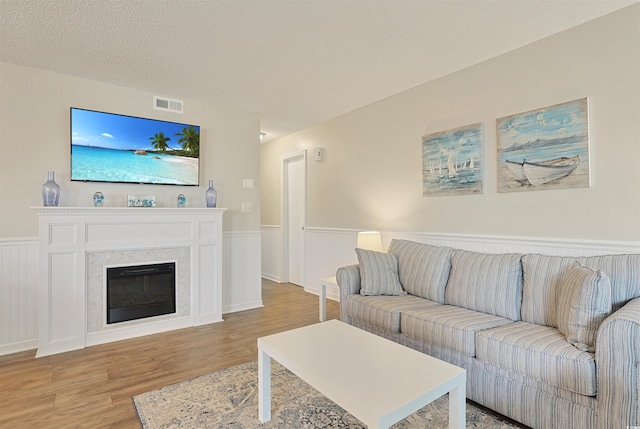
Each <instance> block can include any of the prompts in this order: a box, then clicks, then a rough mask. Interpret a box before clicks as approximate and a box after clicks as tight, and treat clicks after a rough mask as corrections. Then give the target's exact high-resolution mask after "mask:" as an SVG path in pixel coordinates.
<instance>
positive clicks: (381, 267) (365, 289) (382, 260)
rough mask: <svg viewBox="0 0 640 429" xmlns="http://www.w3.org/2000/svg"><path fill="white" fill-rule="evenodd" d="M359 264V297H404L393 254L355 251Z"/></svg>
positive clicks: (396, 259) (396, 260) (396, 261)
mask: <svg viewBox="0 0 640 429" xmlns="http://www.w3.org/2000/svg"><path fill="white" fill-rule="evenodd" d="M356 254H357V255H358V262H359V263H360V295H404V294H405V293H406V292H405V291H404V290H403V289H402V286H401V285H400V280H399V279H398V257H397V256H396V255H394V254H393V253H382V252H374V251H372V250H365V249H356Z"/></svg>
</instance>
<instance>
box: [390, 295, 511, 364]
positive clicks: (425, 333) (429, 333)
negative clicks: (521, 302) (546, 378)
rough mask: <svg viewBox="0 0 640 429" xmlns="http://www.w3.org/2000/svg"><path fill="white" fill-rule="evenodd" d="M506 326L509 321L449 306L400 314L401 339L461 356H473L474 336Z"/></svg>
mask: <svg viewBox="0 0 640 429" xmlns="http://www.w3.org/2000/svg"><path fill="white" fill-rule="evenodd" d="M509 323H513V321H511V320H509V319H505V318H502V317H498V316H493V315H491V314H486V313H479V312H477V311H473V310H467V309H466V308H460V307H452V306H450V305H442V306H439V307H432V308H422V309H413V310H406V311H403V312H402V313H401V314H400V327H401V331H402V333H403V334H404V335H407V336H409V337H411V338H415V339H418V340H422V341H425V342H428V343H429V344H431V345H434V346H440V347H444V348H447V349H450V350H453V351H456V352H458V353H462V354H464V355H465V356H475V355H476V341H475V337H476V332H478V331H481V330H483V329H489V328H495V327H496V326H503V325H506V324H509Z"/></svg>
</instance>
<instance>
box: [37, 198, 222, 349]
mask: <svg viewBox="0 0 640 429" xmlns="http://www.w3.org/2000/svg"><path fill="white" fill-rule="evenodd" d="M34 210H35V211H36V212H37V213H38V219H39V240H40V246H39V247H40V249H39V251H40V264H39V265H40V272H39V285H38V296H39V298H38V299H39V301H38V305H39V314H40V315H39V325H38V352H37V353H36V357H41V356H48V355H52V354H56V353H62V352H65V351H69V350H76V349H81V348H84V347H86V346H91V345H95V344H102V343H106V342H111V341H118V340H122V339H127V338H133V337H137V336H142V335H149V334H153V333H158V332H163V331H168V330H172V329H180V328H185V327H189V326H198V325H204V324H207V323H214V322H220V321H222V284H221V283H222V214H223V213H224V211H225V210H226V209H212V208H206V209H205V208H202V209H199V208H175V209H173V208H137V207H121V208H107V207H97V208H95V207H37V208H34ZM168 261H175V262H176V272H177V274H176V280H177V283H176V295H177V299H178V302H177V308H176V313H173V314H169V315H163V316H155V317H150V318H146V319H139V320H134V321H127V322H120V323H116V324H112V325H107V324H106V316H105V314H106V305H105V303H104V299H105V298H104V287H105V282H104V271H105V267H107V266H112V265H122V264H129V263H130V264H131V265H136V264H141V263H155V262H168Z"/></svg>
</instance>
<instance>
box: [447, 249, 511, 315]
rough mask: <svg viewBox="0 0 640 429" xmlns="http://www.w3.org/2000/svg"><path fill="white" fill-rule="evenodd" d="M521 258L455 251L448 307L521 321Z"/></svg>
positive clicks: (450, 276) (452, 259)
mask: <svg viewBox="0 0 640 429" xmlns="http://www.w3.org/2000/svg"><path fill="white" fill-rule="evenodd" d="M521 257H522V255H521V254H519V253H506V254H485V253H474V252H467V251H464V250H456V251H454V252H453V255H452V256H451V274H450V275H449V281H448V282H447V288H446V291H445V303H446V304H450V305H457V306H458V307H464V308H468V309H469V310H475V311H481V312H483V313H488V314H493V315H496V316H500V317H504V318H507V319H510V320H514V321H517V320H520V304H521V302H522V266H521V264H520V258H521Z"/></svg>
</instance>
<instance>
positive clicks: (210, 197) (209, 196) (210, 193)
mask: <svg viewBox="0 0 640 429" xmlns="http://www.w3.org/2000/svg"><path fill="white" fill-rule="evenodd" d="M204 198H205V200H206V201H207V207H215V206H216V204H217V202H218V201H217V200H218V192H216V190H215V189H213V180H209V189H207V191H206V192H205V193H204Z"/></svg>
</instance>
